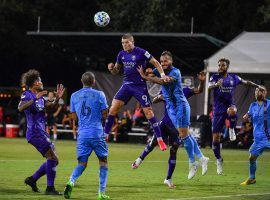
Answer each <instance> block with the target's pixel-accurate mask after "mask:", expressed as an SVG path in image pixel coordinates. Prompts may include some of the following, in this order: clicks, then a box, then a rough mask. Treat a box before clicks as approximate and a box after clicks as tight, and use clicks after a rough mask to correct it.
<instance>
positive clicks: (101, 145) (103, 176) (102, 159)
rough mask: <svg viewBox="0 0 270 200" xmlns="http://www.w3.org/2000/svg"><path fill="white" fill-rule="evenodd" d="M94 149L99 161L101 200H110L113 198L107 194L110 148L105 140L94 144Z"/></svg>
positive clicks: (99, 193)
mask: <svg viewBox="0 0 270 200" xmlns="http://www.w3.org/2000/svg"><path fill="white" fill-rule="evenodd" d="M92 146H93V149H94V151H95V153H96V155H97V157H98V159H99V190H98V199H99V200H110V199H111V198H110V197H109V196H108V195H106V194H105V190H106V186H107V180H108V161H107V157H108V146H107V143H106V141H105V139H103V138H101V139H100V140H98V141H93V142H92Z"/></svg>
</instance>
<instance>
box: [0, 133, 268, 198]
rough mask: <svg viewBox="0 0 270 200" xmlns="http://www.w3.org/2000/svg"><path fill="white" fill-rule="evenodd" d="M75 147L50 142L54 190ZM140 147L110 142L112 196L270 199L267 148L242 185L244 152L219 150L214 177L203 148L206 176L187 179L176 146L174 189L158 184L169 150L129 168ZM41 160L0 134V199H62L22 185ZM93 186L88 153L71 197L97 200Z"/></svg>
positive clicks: (94, 170) (94, 165) (94, 169)
mask: <svg viewBox="0 0 270 200" xmlns="http://www.w3.org/2000/svg"><path fill="white" fill-rule="evenodd" d="M75 145H76V143H75V142H73V141H57V142H56V143H55V146H56V149H57V152H58V156H59V159H60V165H59V166H58V168H57V177H56V188H57V189H59V190H61V191H63V190H64V187H65V183H66V182H67V181H68V179H69V176H70V174H71V172H72V170H73V168H74V167H75V166H76V163H77V162H76V154H75ZM143 149H144V145H134V144H109V159H108V160H109V179H108V186H107V194H109V195H110V196H111V198H112V199H124V200H129V199H136V200H143V199H171V200H173V199H174V200H176V199H178V200H184V199H185V200H188V199H237V200H240V199H241V200H243V199H256V200H258V199H270V189H269V188H270V187H269V186H270V153H269V152H265V153H264V154H263V156H261V158H260V159H259V161H258V169H257V183H256V184H255V185H250V186H247V187H242V186H240V185H239V184H240V182H242V181H243V180H244V179H246V178H247V176H248V162H247V158H248V151H247V150H223V151H222V153H223V157H224V160H225V163H224V174H223V175H221V176H218V175H217V174H216V165H215V163H214V161H215V159H214V156H213V154H212V151H211V149H203V150H202V151H203V152H204V154H205V155H206V156H209V157H210V160H211V162H210V164H209V170H208V172H207V174H206V175H205V176H201V175H200V173H201V170H200V171H198V173H197V174H196V176H195V177H194V178H193V179H192V180H187V174H188V163H187V156H186V152H185V151H184V149H183V148H181V149H179V152H178V162H177V166H176V170H175V173H174V177H173V180H174V183H175V184H176V186H177V187H176V188H175V189H169V188H168V187H167V186H165V185H163V181H164V178H165V176H166V173H167V158H168V154H169V151H166V152H161V151H159V150H158V149H156V150H155V151H153V152H152V154H150V155H149V157H148V158H147V159H146V160H145V161H144V163H143V164H142V165H141V166H140V167H139V168H138V169H136V170H132V169H131V163H132V162H133V161H134V160H135V159H136V158H137V157H138V156H139V154H140V153H141V151H142V150H143ZM43 161H44V160H43V158H42V157H41V155H40V154H39V153H38V152H37V151H36V150H35V149H34V148H33V147H32V146H31V145H29V144H28V143H27V142H26V140H25V139H5V138H0V199H1V200H2V199H64V197H63V196H60V197H55V196H53V197H52V196H49V197H48V196H45V195H43V194H42V193H40V194H36V193H33V192H32V191H31V190H30V188H29V187H27V186H26V185H24V183H23V180H24V179H25V177H27V176H30V175H31V174H32V173H33V172H34V170H36V169H37V168H38V167H39V165H40V164H41V163H42V162H43ZM38 186H39V188H40V189H42V191H44V189H45V187H46V178H45V177H42V178H41V179H40V180H39V182H38ZM97 190H98V161H97V159H96V156H95V155H94V154H93V155H92V157H91V158H90V160H89V164H88V167H87V169H86V170H85V172H84V174H83V175H82V176H81V177H80V179H79V180H78V182H77V183H76V185H75V188H74V190H73V193H72V197H71V198H72V199H96V198H97ZM246 194H247V195H246Z"/></svg>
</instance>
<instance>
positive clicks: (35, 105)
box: [18, 69, 65, 195]
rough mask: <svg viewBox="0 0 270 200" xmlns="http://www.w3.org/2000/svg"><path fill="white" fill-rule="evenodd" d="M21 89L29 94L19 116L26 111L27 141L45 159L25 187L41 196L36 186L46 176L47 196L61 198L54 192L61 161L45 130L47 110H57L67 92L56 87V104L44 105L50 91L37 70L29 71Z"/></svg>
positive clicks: (25, 93) (47, 103) (23, 96)
mask: <svg viewBox="0 0 270 200" xmlns="http://www.w3.org/2000/svg"><path fill="white" fill-rule="evenodd" d="M21 81H22V85H23V86H26V87H27V90H26V91H25V92H24V93H23V94H22V96H21V101H20V103H19V106H18V110H19V111H20V112H22V111H24V113H25V115H26V119H27V131H26V139H27V141H28V143H30V144H32V145H33V146H34V147H35V148H36V149H37V150H38V151H39V152H40V153H41V155H42V156H43V157H45V158H46V162H44V163H43V164H42V165H41V166H40V168H39V169H38V170H37V171H36V172H35V173H34V174H33V175H32V176H30V177H27V178H26V179H25V181H24V182H25V184H27V185H29V186H30V187H31V188H32V190H33V191H34V192H39V189H38V187H37V184H36V182H37V181H38V180H39V178H40V177H42V176H43V175H45V174H46V175H47V188H46V191H45V194H47V195H60V193H59V192H58V191H57V190H55V187H54V180H55V176H56V166H57V165H58V158H57V156H56V152H55V148H54V144H53V143H52V142H51V140H50V138H49V135H48V134H47V133H46V130H45V109H46V108H48V107H55V106H57V104H58V101H59V99H60V98H61V97H62V96H63V94H64V91H65V88H64V87H63V85H61V84H60V85H57V92H56V98H55V100H54V101H53V102H50V101H45V99H44V98H43V96H44V95H46V94H47V91H43V83H42V81H41V78H40V73H39V72H38V71H37V70H34V69H32V70H29V71H28V72H26V73H24V74H23V75H22V77H21Z"/></svg>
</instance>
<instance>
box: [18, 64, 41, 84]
mask: <svg viewBox="0 0 270 200" xmlns="http://www.w3.org/2000/svg"><path fill="white" fill-rule="evenodd" d="M39 77H40V73H39V72H38V71H37V70H35V69H30V70H29V71H27V72H25V73H23V74H22V76H21V86H22V87H27V88H29V87H31V86H33V84H34V82H35V81H37V80H38V78H39Z"/></svg>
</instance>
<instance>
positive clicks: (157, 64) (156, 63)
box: [149, 57, 170, 82]
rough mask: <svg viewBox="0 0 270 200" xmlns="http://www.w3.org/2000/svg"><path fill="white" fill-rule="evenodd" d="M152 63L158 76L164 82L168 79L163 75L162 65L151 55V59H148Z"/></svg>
mask: <svg viewBox="0 0 270 200" xmlns="http://www.w3.org/2000/svg"><path fill="white" fill-rule="evenodd" d="M149 62H150V63H151V64H152V65H154V66H155V68H157V70H158V72H159V74H160V77H161V78H162V79H164V81H165V82H167V81H169V80H170V78H169V77H168V76H166V75H165V73H164V71H163V69H162V66H161V65H160V63H159V62H158V61H157V60H156V59H155V58H154V57H152V58H151V60H150V61H149Z"/></svg>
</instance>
